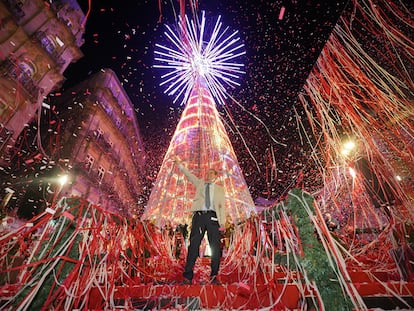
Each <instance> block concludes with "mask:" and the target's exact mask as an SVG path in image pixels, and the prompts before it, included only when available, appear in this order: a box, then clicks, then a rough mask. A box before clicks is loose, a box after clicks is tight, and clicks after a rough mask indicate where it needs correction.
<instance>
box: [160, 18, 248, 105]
mask: <svg viewBox="0 0 414 311" xmlns="http://www.w3.org/2000/svg"><path fill="white" fill-rule="evenodd" d="M205 26H206V19H205V12H204V11H203V12H202V16H201V23H197V24H196V23H195V22H194V21H193V20H191V21H190V20H189V19H188V17H187V15H185V23H183V22H182V20H181V17H179V23H178V33H175V32H174V30H173V29H172V28H171V27H169V26H168V25H166V27H167V30H166V31H165V32H164V34H165V36H166V37H167V39H168V40H169V42H170V44H171V46H172V47H167V46H164V45H160V44H156V48H157V49H156V50H155V52H154V53H155V61H156V64H155V65H154V68H161V69H165V70H167V71H168V72H167V73H165V74H163V75H162V76H161V79H162V80H163V81H162V82H161V83H160V86H166V89H165V91H164V94H168V95H170V96H175V97H174V100H173V103H176V102H177V100H178V99H179V98H182V101H181V104H184V103H186V102H187V99H188V97H189V95H190V92H191V90H192V89H193V87H194V85H195V84H196V83H197V82H201V83H203V82H204V83H205V84H206V86H207V87H208V89H209V90H210V92H211V94H212V95H213V97H214V98H215V100H216V101H217V102H218V103H220V104H222V105H224V104H225V102H224V100H225V99H226V98H227V97H228V92H227V90H226V86H227V87H231V88H234V87H236V86H240V84H239V83H238V80H239V79H240V77H241V75H242V74H244V73H245V72H244V71H243V70H242V69H243V67H244V64H241V63H237V62H235V61H236V59H237V58H238V57H240V56H242V55H244V54H246V52H245V50H244V44H243V43H242V42H241V40H240V38H239V37H238V36H237V35H238V31H234V32H232V33H230V31H229V27H226V28H224V29H223V25H222V22H221V16H219V17H218V18H217V21H216V23H215V25H214V27H213V30H212V32H211V34H207V32H206V31H205V30H206V29H205V28H206V27H205Z"/></svg>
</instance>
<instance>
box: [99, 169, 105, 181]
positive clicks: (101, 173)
mask: <svg viewBox="0 0 414 311" xmlns="http://www.w3.org/2000/svg"><path fill="white" fill-rule="evenodd" d="M104 176H105V168H103V167H102V166H100V167H99V169H98V180H99V181H102V180H103V178H104Z"/></svg>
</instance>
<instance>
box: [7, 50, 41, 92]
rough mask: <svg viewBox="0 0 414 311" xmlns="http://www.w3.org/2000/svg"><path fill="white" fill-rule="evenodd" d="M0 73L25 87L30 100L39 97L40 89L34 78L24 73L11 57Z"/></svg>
mask: <svg viewBox="0 0 414 311" xmlns="http://www.w3.org/2000/svg"><path fill="white" fill-rule="evenodd" d="M0 72H1V74H2V75H3V76H8V77H10V78H12V79H13V80H15V81H16V82H17V83H19V84H20V85H21V86H23V88H24V90H25V91H26V93H27V94H28V95H29V97H30V98H32V99H34V98H37V97H38V95H39V91H40V88H39V87H38V86H37V85H36V84H35V83H34V81H33V79H32V77H31V76H30V75H29V74H27V73H26V72H25V71H23V70H22V69H21V68H20V67H19V65H18V64H17V63H16V62H15V61H14V60H12V59H11V58H10V57H7V58H6V59H5V60H4V61H3V62H2V63H1V64H0Z"/></svg>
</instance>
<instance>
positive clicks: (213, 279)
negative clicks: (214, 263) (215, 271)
mask: <svg viewBox="0 0 414 311" xmlns="http://www.w3.org/2000/svg"><path fill="white" fill-rule="evenodd" d="M210 284H211V285H221V283H220V281H219V280H218V279H217V276H215V275H214V276H212V277H210Z"/></svg>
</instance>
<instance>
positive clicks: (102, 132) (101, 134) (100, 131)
mask: <svg viewBox="0 0 414 311" xmlns="http://www.w3.org/2000/svg"><path fill="white" fill-rule="evenodd" d="M103 134H104V131H103V129H101V128H98V130H97V131H96V139H99V138H101V137H102V136H103Z"/></svg>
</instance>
